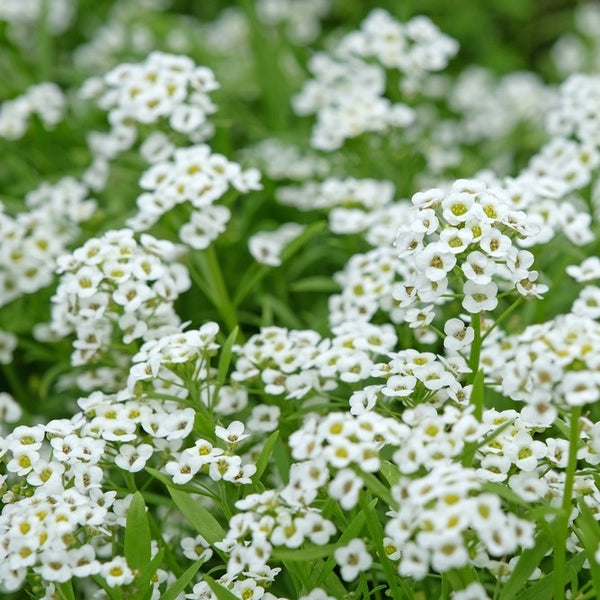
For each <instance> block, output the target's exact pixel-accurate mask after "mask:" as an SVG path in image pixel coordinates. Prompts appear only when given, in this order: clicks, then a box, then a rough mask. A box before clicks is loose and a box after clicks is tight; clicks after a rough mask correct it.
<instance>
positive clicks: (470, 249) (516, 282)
mask: <svg viewBox="0 0 600 600" xmlns="http://www.w3.org/2000/svg"><path fill="white" fill-rule="evenodd" d="M412 202H413V205H414V209H413V218H412V219H411V220H410V221H409V223H408V224H406V225H404V226H402V227H401V228H400V230H399V232H398V237H397V239H396V244H395V245H396V248H397V249H398V250H399V252H400V254H399V256H400V258H401V260H405V261H408V262H409V264H410V266H411V267H412V269H413V275H412V276H411V277H410V278H409V279H408V280H406V281H404V282H402V284H399V285H398V286H396V287H395V289H394V290H393V294H394V298H395V299H396V300H397V301H398V305H399V307H400V308H403V309H406V314H405V317H404V318H405V320H407V321H408V322H409V323H410V324H411V325H413V326H415V327H416V326H419V325H426V324H428V323H430V322H431V321H432V320H433V318H434V316H435V312H434V305H435V304H439V303H441V302H444V301H445V300H446V297H447V295H448V294H449V293H450V292H449V289H450V286H451V285H453V283H454V282H453V281H452V278H453V276H454V277H455V278H456V284H457V285H458V286H460V289H458V293H459V294H460V295H461V296H462V306H463V308H464V309H465V310H466V311H467V312H469V313H472V314H473V313H480V312H482V311H491V310H494V308H496V306H497V304H498V298H497V295H498V283H497V280H498V279H500V280H501V281H502V282H503V283H504V285H505V286H506V287H507V288H508V289H511V288H516V289H517V291H518V292H519V293H520V294H521V295H523V296H526V297H532V296H540V295H541V294H543V293H544V292H545V291H546V290H547V287H546V286H544V285H542V284H539V283H535V281H536V279H537V277H538V273H537V271H531V270H530V267H531V265H532V264H533V259H534V257H533V254H532V253H531V252H529V251H527V250H519V249H518V248H517V247H516V245H515V244H514V241H515V240H516V239H517V238H527V237H528V236H529V235H531V234H532V233H535V227H534V226H533V225H532V224H531V223H530V220H529V218H528V216H527V215H526V213H524V212H522V211H517V210H515V209H514V208H513V207H512V206H511V203H510V201H509V198H508V195H507V193H506V192H505V191H504V190H502V189H501V188H494V187H488V186H487V185H486V184H485V183H484V182H483V181H480V180H467V179H460V180H457V181H456V182H454V184H453V185H452V187H451V189H450V190H449V191H447V192H444V191H443V190H441V189H437V188H435V189H432V190H429V191H426V192H419V193H417V194H415V195H414V196H413V198H412ZM418 302H420V303H422V304H423V305H424V306H423V307H421V308H419V310H418V311H416V312H414V313H409V312H408V310H409V309H410V308H411V307H413V306H414V305H415V304H416V303H418Z"/></svg>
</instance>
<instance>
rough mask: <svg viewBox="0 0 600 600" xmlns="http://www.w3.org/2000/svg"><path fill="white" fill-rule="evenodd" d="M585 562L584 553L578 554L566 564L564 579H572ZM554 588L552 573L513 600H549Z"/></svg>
mask: <svg viewBox="0 0 600 600" xmlns="http://www.w3.org/2000/svg"><path fill="white" fill-rule="evenodd" d="M584 561H585V552H580V553H579V554H577V555H576V556H574V557H573V558H572V559H571V560H569V561H568V562H567V564H566V569H565V570H566V579H567V580H569V579H572V578H573V576H574V575H576V574H577V573H578V572H579V570H580V569H581V565H582V564H583V563H584ZM553 587H554V571H552V572H550V573H548V574H547V575H546V576H545V577H542V578H541V579H539V580H538V581H536V582H535V583H534V584H533V585H532V586H531V587H528V588H527V589H525V590H523V591H522V592H521V593H520V594H519V595H518V596H517V597H516V599H515V600H549V598H551V597H552V588H553Z"/></svg>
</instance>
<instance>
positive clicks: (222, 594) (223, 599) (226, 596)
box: [161, 575, 239, 600]
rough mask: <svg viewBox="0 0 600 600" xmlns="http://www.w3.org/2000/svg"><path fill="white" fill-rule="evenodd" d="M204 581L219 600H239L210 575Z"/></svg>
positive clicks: (205, 576)
mask: <svg viewBox="0 0 600 600" xmlns="http://www.w3.org/2000/svg"><path fill="white" fill-rule="evenodd" d="M204 581H206V583H208V587H210V589H211V590H212V591H213V592H214V594H215V596H216V597H217V598H218V600H239V599H238V597H237V596H234V595H233V594H232V593H231V592H230V591H229V590H228V589H227V588H225V587H223V586H222V585H221V584H220V583H217V582H216V581H215V580H214V579H213V578H212V577H210V576H209V575H204ZM161 600H162V599H161Z"/></svg>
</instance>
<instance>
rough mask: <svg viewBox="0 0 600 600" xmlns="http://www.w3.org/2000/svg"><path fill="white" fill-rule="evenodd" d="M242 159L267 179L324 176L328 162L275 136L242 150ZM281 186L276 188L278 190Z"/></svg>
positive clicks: (301, 178)
mask: <svg viewBox="0 0 600 600" xmlns="http://www.w3.org/2000/svg"><path fill="white" fill-rule="evenodd" d="M242 156H243V158H244V161H246V162H248V163H250V164H252V165H254V166H255V167H257V168H258V169H260V171H261V173H264V174H265V175H266V176H267V177H269V179H291V180H293V181H302V180H304V179H309V178H310V177H324V176H325V175H327V174H328V173H329V170H330V167H329V163H328V162H327V161H326V160H325V159H324V158H321V157H320V156H317V154H316V153H314V152H310V151H302V150H300V148H298V146H294V145H292V144H288V143H285V142H283V141H281V140H278V139H276V138H267V139H265V140H262V141H261V142H259V143H258V144H255V145H254V146H252V147H250V148H248V149H247V150H244V151H242ZM280 189H281V188H278V190H277V191H278V192H279V190H280Z"/></svg>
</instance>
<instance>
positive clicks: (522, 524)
mask: <svg viewBox="0 0 600 600" xmlns="http://www.w3.org/2000/svg"><path fill="white" fill-rule="evenodd" d="M391 491H392V494H393V497H394V499H395V501H396V502H397V503H398V509H397V510H396V511H394V512H393V513H392V514H393V516H392V518H391V520H390V521H389V522H388V523H387V524H386V526H385V532H386V534H387V535H388V536H389V538H390V542H389V544H390V546H391V548H390V550H392V551H393V552H392V553H391V554H390V555H389V556H390V557H391V558H393V559H395V560H398V561H399V562H398V572H399V573H400V575H403V576H405V577H412V578H414V579H417V580H418V579H423V578H424V577H426V576H427V574H428V573H429V572H430V570H431V569H433V570H434V571H437V572H438V573H444V572H446V571H449V570H450V569H455V568H461V567H464V566H465V565H468V564H470V563H471V561H472V558H471V556H470V548H471V547H472V545H473V542H474V541H475V540H476V541H477V542H478V545H479V546H480V547H482V548H484V549H485V550H486V551H487V552H488V553H489V554H491V555H492V556H496V557H502V556H505V555H507V554H512V553H514V552H515V551H516V550H517V549H518V548H531V547H532V546H533V545H534V543H535V542H534V530H535V526H534V524H533V523H531V522H530V521H526V520H524V519H521V518H518V517H516V516H515V515H514V514H512V513H507V512H506V511H505V510H504V509H503V507H502V504H501V500H500V498H499V497H498V496H497V495H495V494H489V493H485V492H482V491H481V482H480V481H479V479H478V478H477V476H476V474H475V471H474V470H473V469H469V468H465V467H462V466H461V465H459V464H455V463H447V464H442V465H440V466H438V467H436V468H434V469H432V470H431V471H430V472H429V473H428V474H427V475H425V476H423V477H419V478H417V479H412V478H406V477H400V480H399V481H398V483H397V484H396V485H394V486H392V489H391Z"/></svg>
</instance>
